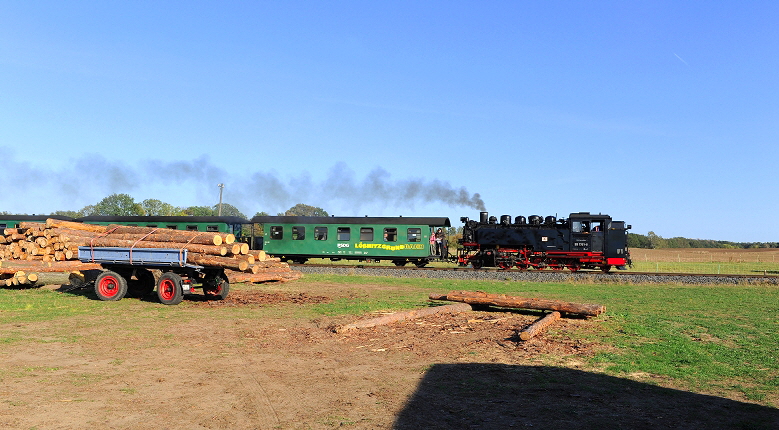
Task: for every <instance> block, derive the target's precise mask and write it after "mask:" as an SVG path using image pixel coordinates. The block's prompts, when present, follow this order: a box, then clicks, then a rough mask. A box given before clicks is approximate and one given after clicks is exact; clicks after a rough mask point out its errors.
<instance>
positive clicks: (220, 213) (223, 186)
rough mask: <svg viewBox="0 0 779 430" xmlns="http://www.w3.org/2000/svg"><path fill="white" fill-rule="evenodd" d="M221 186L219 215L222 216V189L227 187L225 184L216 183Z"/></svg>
mask: <svg viewBox="0 0 779 430" xmlns="http://www.w3.org/2000/svg"><path fill="white" fill-rule="evenodd" d="M216 186H217V187H219V216H222V191H224V189H225V184H216Z"/></svg>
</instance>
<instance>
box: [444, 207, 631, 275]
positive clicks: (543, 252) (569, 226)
mask: <svg viewBox="0 0 779 430" xmlns="http://www.w3.org/2000/svg"><path fill="white" fill-rule="evenodd" d="M460 221H462V222H463V223H464V224H465V225H464V226H463V238H462V239H461V240H460V241H459V242H460V245H461V246H460V247H459V249H458V255H457V260H458V263H459V264H460V265H461V266H467V265H468V264H470V265H472V266H473V267H474V268H476V269H478V268H482V267H500V268H502V269H510V268H512V267H517V268H519V269H520V270H526V269H530V268H533V269H537V270H542V269H546V268H549V269H553V270H563V269H568V270H571V271H574V272H575V271H577V270H580V269H599V270H602V271H603V272H608V271H610V270H611V268H612V267H616V268H618V269H621V270H625V269H626V266H630V265H632V263H631V261H630V252H629V251H628V247H627V230H628V229H630V228H631V226H630V225H625V222H624V221H614V220H612V219H611V217H610V216H608V215H602V214H597V215H594V214H590V213H589V212H578V213H572V214H571V215H570V216H569V217H568V219H565V218H561V219H557V218H556V217H553V216H548V217H546V218H544V217H541V216H538V215H532V216H529V217H527V218H526V217H524V216H517V217H516V218H514V219H513V220H512V219H511V216H509V215H502V216H501V217H500V220H498V219H497V218H496V217H494V216H489V214H488V213H487V212H481V214H480V219H479V220H478V221H476V220H470V219H468V218H467V217H463V218H461V219H460ZM512 221H513V222H512Z"/></svg>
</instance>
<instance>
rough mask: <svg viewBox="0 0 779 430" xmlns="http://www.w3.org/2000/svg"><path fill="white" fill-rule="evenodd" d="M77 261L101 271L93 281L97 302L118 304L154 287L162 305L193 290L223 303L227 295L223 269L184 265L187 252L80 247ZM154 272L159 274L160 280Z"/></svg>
mask: <svg viewBox="0 0 779 430" xmlns="http://www.w3.org/2000/svg"><path fill="white" fill-rule="evenodd" d="M78 258H79V260H81V261H82V262H84V263H98V264H100V265H101V266H102V267H103V271H102V272H101V273H100V274H98V275H97V278H95V281H94V288H95V294H97V297H98V298H99V299H100V300H108V301H116V300H121V299H122V298H123V297H124V296H125V295H126V294H127V292H128V290H130V291H132V292H133V293H135V294H138V295H141V296H143V295H146V294H150V293H152V292H153V291H154V289H155V287H156V290H157V297H158V298H159V300H160V302H161V303H163V304H165V305H177V304H179V303H181V301H182V300H183V298H184V295H185V294H194V289H195V288H202V290H203V293H204V294H205V295H206V296H207V297H209V298H212V299H216V300H224V298H225V297H227V294H228V293H229V291H230V284H229V282H228V280H227V276H226V275H225V273H224V269H223V268H221V267H209V266H200V265H196V264H190V263H187V250H186V249H173V248H122V247H89V246H81V247H79V248H78ZM153 270H155V271H159V272H161V274H160V275H159V277H155V275H154V272H152V271H153Z"/></svg>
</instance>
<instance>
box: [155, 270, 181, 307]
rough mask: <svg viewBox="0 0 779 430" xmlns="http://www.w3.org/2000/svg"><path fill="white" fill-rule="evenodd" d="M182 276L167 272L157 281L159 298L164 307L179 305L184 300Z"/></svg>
mask: <svg viewBox="0 0 779 430" xmlns="http://www.w3.org/2000/svg"><path fill="white" fill-rule="evenodd" d="M183 283H184V281H183V280H182V279H181V276H179V275H177V274H175V273H173V272H165V273H163V274H162V276H160V280H159V281H157V297H159V299H160V302H161V303H162V304H163V305H177V304H179V303H181V301H182V300H183V299H184V291H183V290H182V288H181V284H183Z"/></svg>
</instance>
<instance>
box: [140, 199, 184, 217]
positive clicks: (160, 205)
mask: <svg viewBox="0 0 779 430" xmlns="http://www.w3.org/2000/svg"><path fill="white" fill-rule="evenodd" d="M141 207H142V208H143V211H144V213H145V214H146V215H148V216H176V215H181V214H182V213H183V212H182V210H181V209H180V208H177V207H176V206H173V205H172V204H170V203H165V202H163V201H161V200H157V199H146V200H144V201H142V202H141Z"/></svg>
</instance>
